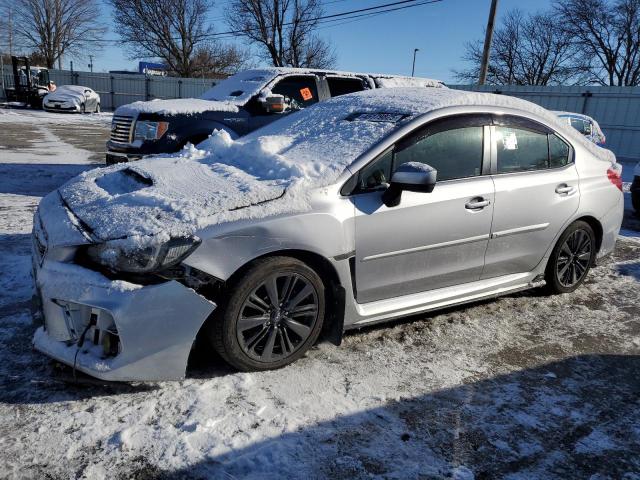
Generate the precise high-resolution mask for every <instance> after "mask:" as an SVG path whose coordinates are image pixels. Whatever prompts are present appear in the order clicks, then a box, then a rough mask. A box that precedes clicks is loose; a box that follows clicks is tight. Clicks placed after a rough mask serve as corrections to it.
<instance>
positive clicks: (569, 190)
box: [556, 183, 576, 196]
mask: <svg viewBox="0 0 640 480" xmlns="http://www.w3.org/2000/svg"><path fill="white" fill-rule="evenodd" d="M556 193H557V194H558V195H565V196H569V195H573V194H574V193H576V188H575V187H572V186H570V185H567V184H566V183H561V184H560V185H558V186H557V187H556Z"/></svg>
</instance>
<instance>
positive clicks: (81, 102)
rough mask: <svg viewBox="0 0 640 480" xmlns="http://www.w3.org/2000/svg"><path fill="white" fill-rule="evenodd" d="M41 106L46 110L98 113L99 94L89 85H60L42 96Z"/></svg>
mask: <svg viewBox="0 0 640 480" xmlns="http://www.w3.org/2000/svg"><path fill="white" fill-rule="evenodd" d="M42 108H44V109H45V110H46V111H48V112H79V113H87V112H95V113H98V112H99V111H100V95H98V94H97V93H96V92H94V91H93V90H91V89H90V88H89V87H81V86H79V85H62V86H60V87H58V88H56V89H55V91H53V92H51V93H48V94H47V95H46V96H45V97H44V100H43V102H42Z"/></svg>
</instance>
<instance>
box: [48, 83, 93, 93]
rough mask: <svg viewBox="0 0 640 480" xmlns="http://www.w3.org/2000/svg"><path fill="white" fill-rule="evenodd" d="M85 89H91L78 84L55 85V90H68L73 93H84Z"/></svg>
mask: <svg viewBox="0 0 640 480" xmlns="http://www.w3.org/2000/svg"><path fill="white" fill-rule="evenodd" d="M85 90H91V89H90V88H89V87H82V86H80V85H60V86H58V87H56V89H55V91H62V92H64V91H68V92H73V93H82V94H83V95H84V91H85Z"/></svg>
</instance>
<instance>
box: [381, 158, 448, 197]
mask: <svg viewBox="0 0 640 480" xmlns="http://www.w3.org/2000/svg"><path fill="white" fill-rule="evenodd" d="M437 177H438V171H437V170H436V169H435V168H433V167H431V166H430V165H427V164H426V163H419V162H407V163H403V164H402V165H400V166H399V167H398V169H397V170H396V171H395V172H394V173H393V175H392V176H391V183H390V185H389V188H387V189H386V190H385V192H384V193H383V194H382V201H383V202H384V204H385V205H386V206H387V207H395V206H397V205H399V204H400V199H401V197H402V191H403V190H407V191H408V192H423V193H431V192H433V189H434V188H435V186H436V181H437Z"/></svg>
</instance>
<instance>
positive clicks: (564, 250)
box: [545, 220, 597, 294]
mask: <svg viewBox="0 0 640 480" xmlns="http://www.w3.org/2000/svg"><path fill="white" fill-rule="evenodd" d="M596 253H597V251H596V236H595V233H594V232H593V229H592V228H591V226H590V225H589V224H588V223H587V222H583V221H582V220H578V221H577V222H574V223H572V224H571V225H569V226H568V227H567V229H566V230H565V231H564V232H562V235H560V238H559V239H558V241H557V243H556V245H555V247H553V251H552V252H551V256H550V257H549V262H548V263H547V269H546V271H545V280H546V282H547V289H548V291H549V292H550V293H554V294H555V293H569V292H573V291H574V290H575V289H576V288H578V287H579V286H580V285H582V282H584V279H585V278H586V277H587V274H588V273H589V270H590V269H591V266H592V265H593V263H594V260H595V256H596Z"/></svg>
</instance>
